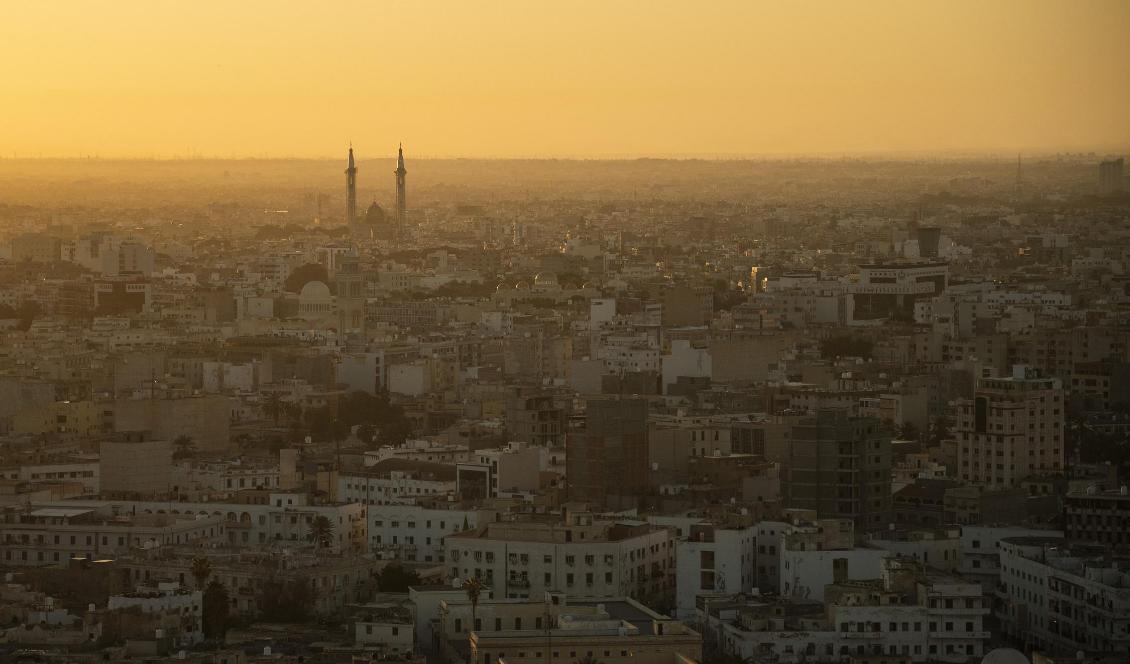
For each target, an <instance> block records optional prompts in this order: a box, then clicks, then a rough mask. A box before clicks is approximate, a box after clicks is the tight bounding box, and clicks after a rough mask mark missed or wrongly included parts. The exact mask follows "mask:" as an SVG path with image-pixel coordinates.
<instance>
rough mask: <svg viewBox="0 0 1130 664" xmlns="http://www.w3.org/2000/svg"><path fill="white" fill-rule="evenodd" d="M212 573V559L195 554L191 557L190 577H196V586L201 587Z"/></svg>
mask: <svg viewBox="0 0 1130 664" xmlns="http://www.w3.org/2000/svg"><path fill="white" fill-rule="evenodd" d="M211 575H212V561H210V560H208V559H207V558H205V557H204V556H196V557H195V558H193V559H192V577H193V578H194V579H196V587H197V588H203V587H204V582H205V581H207V580H208V577H209V576H211Z"/></svg>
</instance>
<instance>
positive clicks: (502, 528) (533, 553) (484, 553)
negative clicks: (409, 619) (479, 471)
mask: <svg viewBox="0 0 1130 664" xmlns="http://www.w3.org/2000/svg"><path fill="white" fill-rule="evenodd" d="M445 548H446V551H447V553H446V554H445V557H446V563H447V567H448V578H449V579H451V580H456V579H469V578H478V579H481V580H482V581H483V582H484V583H486V585H488V586H490V587H491V588H493V590H494V594H495V596H496V597H499V598H517V599H528V598H531V597H541V596H542V595H543V594H544V593H545V592H549V591H561V592H565V593H567V594H568V595H569V597H574V598H578V599H597V598H603V597H624V596H626V597H633V598H636V599H639V600H640V601H645V600H647V601H663V600H666V599H669V598H670V596H671V594H672V591H673V590H674V585H675V584H674V578H673V577H674V575H675V538H674V535H673V533H672V531H671V530H669V529H667V528H661V527H655V526H652V525H649V524H647V523H645V522H642V521H631V520H605V519H598V518H596V517H594V516H593V514H592V513H591V512H587V511H584V510H579V511H578V510H576V509H568V508H567V509H566V510H565V512H564V514H563V515H552V514H548V515H513V516H511V517H509V518H508V519H505V520H502V521H494V522H490V523H486V524H480V525H479V527H478V528H475V529H473V530H469V531H466V532H462V533H457V534H454V535H450V536H448V537H447V539H446V543H445Z"/></svg>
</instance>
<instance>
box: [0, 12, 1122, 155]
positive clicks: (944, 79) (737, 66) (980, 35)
mask: <svg viewBox="0 0 1130 664" xmlns="http://www.w3.org/2000/svg"><path fill="white" fill-rule="evenodd" d="M1127 33H1130V5H1128V4H1127V3H1126V2H1122V1H1119V0H1095V1H1091V2H1065V1H1058V0H1000V1H997V2H972V1H966V0H962V1H958V2H949V1H944V2H943V1H938V0H925V1H921V2H893V1H888V0H876V1H872V2H826V1H820V0H816V1H806V2H745V1H736V0H734V1H732V0H719V1H717V2H706V3H700V4H696V5H694V6H690V5H688V4H687V3H685V2H668V1H660V2H613V3H607V2H591V1H587V0H586V1H581V2H570V3H540V2H533V3H531V2H517V1H513V0H504V1H501V2H484V3H459V2H440V3H409V2H380V3H377V2H352V1H349V2H335V3H331V4H321V5H319V4H315V3H278V2H264V1H260V0H255V1H250V2H239V3H223V2H211V1H209V2H193V3H177V2H173V3H151V2H143V1H140V0H121V1H119V2H112V3H103V4H97V5H95V4H90V3H81V2H78V3H75V2H60V3H15V4H13V5H12V6H9V7H7V8H6V12H5V20H4V21H3V24H2V25H0V56H2V58H0V78H2V80H3V82H4V83H3V87H2V89H0V101H2V104H0V156H2V157H12V156H19V157H86V156H92V155H97V156H100V157H105V158H114V157H130V158H147V157H161V158H170V157H185V156H210V157H212V156H219V157H249V156H256V157H320V158H324V157H336V156H337V147H338V146H340V145H341V144H344V143H348V142H349V141H351V140H352V141H354V142H355V143H357V144H359V145H372V144H375V143H377V142H383V143H387V142H389V141H393V142H395V141H405V142H406V143H408V144H410V145H411V146H412V147H413V150H414V152H415V154H416V155H417V157H421V156H425V157H426V156H445V157H450V156H459V157H585V158H588V157H638V156H698V157H711V156H748V155H794V154H806V155H812V154H817V155H840V154H844V153H850V154H875V153H923V152H930V153H936V152H959V153H975V152H976V153H983V152H994V153H1003V154H1010V153H1015V152H1017V151H1039V152H1049V151H1050V152H1057V151H1065V150H1070V151H1075V150H1088V151H1089V150H1103V149H1113V148H1115V147H1124V146H1126V145H1127V144H1130V128H1128V125H1130V123H1127V122H1126V118H1127V117H1130V86H1128V85H1127V84H1126V82H1127V81H1128V80H1130V45H1128V44H1127V40H1126V39H1125V36H1126V34H1127Z"/></svg>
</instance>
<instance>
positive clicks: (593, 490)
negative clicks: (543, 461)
mask: <svg viewBox="0 0 1130 664" xmlns="http://www.w3.org/2000/svg"><path fill="white" fill-rule="evenodd" d="M565 459H566V477H568V483H569V499H570V500H584V501H587V502H593V503H602V502H604V501H605V499H606V498H607V497H608V496H610V495H620V496H622V495H632V494H639V493H642V492H643V491H645V490H646V488H647V481H648V465H647V401H645V400H644V399H601V400H594V401H589V402H588V415H587V417H586V419H585V430H584V432H582V433H578V434H576V435H571V436H569V438H568V441H567V442H566V452H565Z"/></svg>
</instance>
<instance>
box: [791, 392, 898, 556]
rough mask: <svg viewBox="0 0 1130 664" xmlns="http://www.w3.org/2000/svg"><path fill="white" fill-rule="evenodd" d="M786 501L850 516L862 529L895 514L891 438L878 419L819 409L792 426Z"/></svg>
mask: <svg viewBox="0 0 1130 664" xmlns="http://www.w3.org/2000/svg"><path fill="white" fill-rule="evenodd" d="M790 439H791V442H792V444H791V445H790V447H789V453H788V460H787V462H786V465H787V468H788V471H787V474H786V479H785V482H784V499H785V505H786V506H788V507H791V508H801V509H811V510H816V513H817V515H818V516H819V517H820V518H838V519H852V520H853V521H854V522H855V528H856V532H857V533H859V534H862V533H865V532H867V531H869V530H875V529H881V528H885V527H886V525H887V523H888V522H889V521H890V518H891V439H890V436H889V435H888V434H887V433H886V432H884V431H883V429H882V427H881V426H880V423H879V421H878V420H876V419H874V418H864V417H852V416H850V415H849V414H848V412H847V411H846V410H841V409H827V410H819V411H817V412H816V415H815V416H814V417H811V418H808V419H805V420H802V421H801V422H800V423H799V424H796V425H794V426H793V427H792V434H791V437H790Z"/></svg>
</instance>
